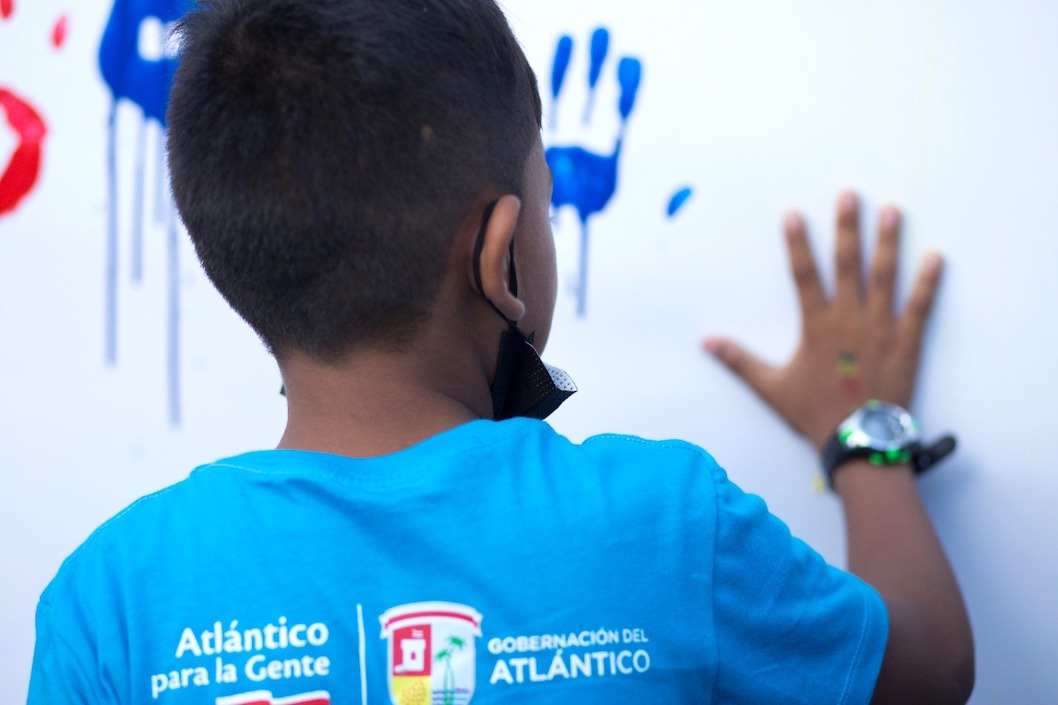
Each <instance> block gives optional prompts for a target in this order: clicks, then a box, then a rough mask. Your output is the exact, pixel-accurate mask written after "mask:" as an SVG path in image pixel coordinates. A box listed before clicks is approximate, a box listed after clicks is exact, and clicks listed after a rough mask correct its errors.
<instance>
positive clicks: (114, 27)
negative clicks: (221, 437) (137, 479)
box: [99, 0, 191, 425]
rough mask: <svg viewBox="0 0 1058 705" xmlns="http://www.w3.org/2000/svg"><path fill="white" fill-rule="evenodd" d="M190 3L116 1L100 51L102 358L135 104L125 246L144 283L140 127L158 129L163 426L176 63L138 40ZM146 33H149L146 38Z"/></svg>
mask: <svg viewBox="0 0 1058 705" xmlns="http://www.w3.org/2000/svg"><path fill="white" fill-rule="evenodd" d="M190 5H191V2H190V0H115V1H114V5H113V8H112V9H111V12H110V18H109V20H108V21H107V25H106V29H104V31H103V37H102V40H101V41H100V46H99V70H100V73H101V74H102V76H103V80H104V81H105V82H106V84H107V86H108V87H109V88H110V93H111V98H112V100H111V104H110V120H109V137H108V156H107V171H108V175H107V190H108V215H107V218H108V220H107V244H106V273H105V282H106V285H105V286H106V293H105V302H104V307H105V321H106V324H105V325H106V330H105V333H104V359H105V360H106V362H107V364H110V365H113V364H116V363H117V358H118V289H119V286H118V251H119V247H118V231H119V227H118V215H119V208H118V205H119V199H118V192H119V178H118V161H119V160H118V155H117V145H118V141H119V140H118V106H119V104H120V103H121V102H123V101H127V102H130V103H133V104H134V105H136V106H138V107H139V109H140V111H141V113H142V116H141V119H140V120H139V124H138V126H137V127H138V135H137V153H136V160H135V177H134V180H133V189H134V196H133V203H132V206H133V208H132V211H133V212H132V242H131V247H130V254H131V257H130V261H131V278H132V281H133V282H140V281H142V279H143V235H144V233H143V226H144V202H145V200H146V197H145V193H144V189H145V185H146V183H147V178H146V174H145V169H144V163H145V153H146V151H147V125H148V123H149V122H152V121H153V122H155V123H156V124H157V125H158V134H159V137H158V143H157V145H156V157H155V164H156V166H157V169H156V174H155V177H154V185H155V191H154V205H155V209H154V221H155V224H156V225H158V226H162V227H164V228H165V230H166V249H167V251H168V262H167V270H168V277H169V282H168V299H169V301H168V314H167V319H168V320H167V326H166V327H167V330H168V338H169V340H168V345H167V348H168V362H167V368H168V370H167V371H168V374H167V376H168V386H169V389H168V396H169V421H170V423H172V424H174V425H176V424H179V423H180V416H181V413H180V286H179V261H178V257H177V255H178V251H179V246H178V244H179V243H178V239H177V230H178V228H177V218H176V216H175V213H174V209H173V206H172V203H171V201H170V198H169V196H168V194H167V193H166V190H165V186H166V183H167V178H166V174H165V156H164V145H163V139H164V130H165V110H166V104H167V103H168V97H169V86H170V84H171V83H172V79H173V74H174V73H175V71H176V60H175V58H173V57H172V56H171V55H167V53H166V51H165V49H164V47H162V46H160V47H159V49H158V51H157V55H150V56H144V55H143V54H142V53H141V51H142V47H141V37H142V36H144V35H145V34H146V35H150V34H152V33H153V34H155V35H157V36H156V37H155V39H156V40H157V42H158V43H159V45H163V44H164V36H163V35H164V33H165V31H166V25H168V24H170V23H172V22H174V21H175V20H177V19H178V18H179V17H180V16H181V15H182V14H183V13H184V12H185V11H186V10H187V9H189V7H190ZM152 30H153V32H152Z"/></svg>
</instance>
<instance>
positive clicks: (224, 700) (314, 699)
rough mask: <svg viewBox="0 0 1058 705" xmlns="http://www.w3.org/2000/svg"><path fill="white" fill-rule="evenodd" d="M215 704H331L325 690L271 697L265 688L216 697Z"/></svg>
mask: <svg viewBox="0 0 1058 705" xmlns="http://www.w3.org/2000/svg"><path fill="white" fill-rule="evenodd" d="M216 705H331V696H330V694H329V693H327V692H326V691H322V690H317V691H315V692H312V693H302V694H301V695H291V696H288V697H285V698H275V697H272V693H271V692H270V691H267V690H255V691H253V692H251V693H243V694H241V695H226V696H224V697H221V698H217V699H216Z"/></svg>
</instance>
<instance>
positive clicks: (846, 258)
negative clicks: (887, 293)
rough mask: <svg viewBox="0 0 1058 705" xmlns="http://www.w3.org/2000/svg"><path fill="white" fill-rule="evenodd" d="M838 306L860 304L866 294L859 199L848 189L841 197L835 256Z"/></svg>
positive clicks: (852, 306) (835, 292)
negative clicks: (864, 292) (864, 291)
mask: <svg viewBox="0 0 1058 705" xmlns="http://www.w3.org/2000/svg"><path fill="white" fill-rule="evenodd" d="M834 264H835V270H836V274H837V277H836V278H837V283H836V285H835V290H834V303H835V305H836V306H837V307H838V308H839V309H846V310H847V309H850V308H858V307H859V305H860V300H861V298H862V296H863V272H862V268H863V255H862V254H861V252H860V199H859V198H857V196H856V194H855V193H853V192H852V191H846V192H845V193H843V194H842V195H841V198H840V199H839V200H838V240H837V247H836V249H835V257H834Z"/></svg>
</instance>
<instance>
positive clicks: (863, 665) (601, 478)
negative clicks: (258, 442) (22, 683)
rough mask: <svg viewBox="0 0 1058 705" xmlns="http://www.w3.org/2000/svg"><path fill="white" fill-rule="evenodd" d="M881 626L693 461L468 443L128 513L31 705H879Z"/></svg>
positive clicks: (99, 534) (488, 433)
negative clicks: (874, 696)
mask: <svg viewBox="0 0 1058 705" xmlns="http://www.w3.org/2000/svg"><path fill="white" fill-rule="evenodd" d="M887 624H888V623H887V617H886V612H885V607H884V604H883V602H882V600H881V598H880V597H879V596H878V594H877V593H876V592H875V591H874V590H873V589H872V588H870V587H869V586H867V585H866V584H864V583H863V582H861V581H860V580H858V579H857V578H855V577H853V576H851V575H849V574H847V573H845V572H842V571H840V570H837V569H835V568H833V567H830V566H828V565H827V564H826V563H825V562H824V561H823V560H822V558H821V557H820V556H819V555H818V554H816V553H815V552H813V551H812V550H811V549H810V548H808V547H807V546H806V545H805V544H803V543H802V542H800V541H798V540H797V539H794V538H791V536H790V533H789V531H788V529H787V528H786V526H785V525H784V524H783V523H782V522H780V521H779V520H778V519H776V518H775V517H773V516H772V515H770V514H769V513H768V511H767V508H766V507H765V505H764V502H763V501H761V500H760V499H759V498H757V497H753V496H750V495H746V494H744V493H743V492H741V491H740V490H739V489H738V488H737V487H735V486H734V485H733V484H731V483H730V482H729V481H728V480H727V478H726V476H725V474H724V472H723V471H722V470H721V469H720V468H719V467H718V466H717V465H716V463H715V462H714V461H713V459H712V458H711V457H710V456H709V455H708V454H706V453H705V452H704V451H702V450H701V449H699V448H697V447H695V446H693V445H689V444H687V443H683V442H677V441H669V442H649V441H644V440H642V439H638V438H631V437H624V436H599V437H595V438H591V439H589V440H587V441H586V442H584V443H583V444H580V445H577V444H574V443H571V442H569V441H568V440H566V439H565V438H563V437H562V436H560V435H558V434H556V433H555V432H554V431H553V430H552V429H551V428H550V427H549V426H548V425H547V424H544V423H541V422H538V421H530V420H527V419H516V420H511V421H505V422H500V423H495V422H491V421H475V422H472V423H469V424H466V425H464V426H460V427H458V428H455V429H452V430H450V431H448V432H446V433H442V434H440V435H438V436H435V437H433V438H430V439H428V440H426V441H424V442H422V443H420V444H418V445H416V446H414V447H411V448H408V449H406V450H404V451H401V452H399V453H395V454H393V455H389V456H385V457H379V458H370V459H351V458H346V457H340V456H332V455H325V454H318V453H306V452H297V451H263V452H255V453H248V454H246V455H242V456H238V457H235V458H231V459H228V460H222V461H220V462H217V463H214V464H211V465H206V466H204V467H201V468H198V469H197V470H195V471H194V472H193V473H192V474H191V475H190V477H189V478H188V479H186V480H184V481H183V482H180V483H178V484H176V485H174V486H172V487H169V488H168V489H165V490H162V491H160V492H158V493H156V494H153V495H150V496H148V497H145V498H143V499H141V500H139V501H138V502H136V503H134V504H133V505H132V506H130V507H129V508H128V509H126V510H125V511H123V512H122V513H120V514H119V515H117V516H116V517H114V518H113V519H111V520H110V521H109V522H107V523H106V524H104V525H103V526H102V527H101V528H100V529H98V530H97V531H96V532H95V533H94V534H93V535H92V536H91V537H90V538H89V539H88V540H87V541H86V542H85V543H84V544H83V545H82V546H81V547H80V548H79V549H78V550H77V551H76V552H75V553H74V554H73V555H72V556H70V558H69V559H67V561H66V562H65V563H64V564H63V566H62V568H61V569H60V570H59V573H58V575H57V576H56V578H55V579H54V580H53V581H52V583H51V584H50V585H49V586H48V588H47V589H46V590H45V592H44V594H43V596H42V597H41V601H40V605H39V608H38V612H37V645H36V652H35V655H34V661H33V674H32V680H31V685H30V696H29V702H30V703H31V705H57V704H59V703H63V704H65V703H92V704H93V705H104V704H109V703H136V704H138V705H139V704H143V703H160V704H163V705H181V704H183V703H210V704H211V705H212V704H214V703H215V704H216V705H251V704H252V705H326V704H333V705H346V704H349V705H362V704H364V703H373V704H374V703H389V702H392V703H397V704H398V705H465V704H466V703H468V702H470V701H471V700H472V701H473V702H474V703H488V702H505V703H530V702H531V703H541V702H546V703H577V704H578V705H593V704H596V703H598V704H606V705H613V703H669V704H674V703H754V704H755V705H763V704H765V703H784V704H785V703H812V704H813V705H821V704H824V703H835V704H837V703H867V702H868V701H869V700H870V696H871V693H872V690H873V687H874V683H875V680H876V678H877V674H878V671H879V668H880V665H881V659H882V653H883V651H884V648H885V641H886V636H887Z"/></svg>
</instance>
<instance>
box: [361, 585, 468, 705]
mask: <svg viewBox="0 0 1058 705" xmlns="http://www.w3.org/2000/svg"><path fill="white" fill-rule="evenodd" d="M379 621H380V622H381V623H382V634H381V638H383V639H388V640H389V643H388V646H387V649H386V652H387V657H386V664H387V680H388V681H389V697H390V700H391V701H392V702H393V705H467V703H469V702H470V698H471V697H472V696H473V695H474V671H475V669H474V664H475V657H474V638H475V637H479V636H481V614H480V613H478V611H477V610H475V609H474V608H472V607H467V606H466V605H459V604H455V603H453V602H416V603H412V604H408V605H400V606H399V607H393V608H392V609H388V610H386V611H385V613H383V615H382V616H381V617H379Z"/></svg>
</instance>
